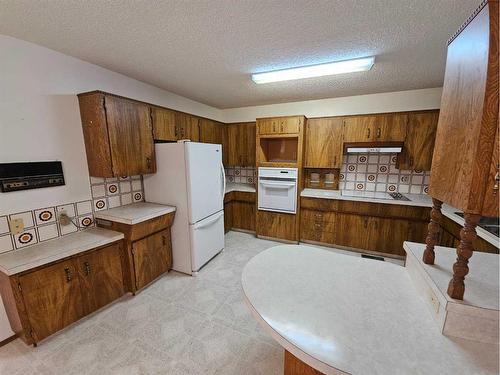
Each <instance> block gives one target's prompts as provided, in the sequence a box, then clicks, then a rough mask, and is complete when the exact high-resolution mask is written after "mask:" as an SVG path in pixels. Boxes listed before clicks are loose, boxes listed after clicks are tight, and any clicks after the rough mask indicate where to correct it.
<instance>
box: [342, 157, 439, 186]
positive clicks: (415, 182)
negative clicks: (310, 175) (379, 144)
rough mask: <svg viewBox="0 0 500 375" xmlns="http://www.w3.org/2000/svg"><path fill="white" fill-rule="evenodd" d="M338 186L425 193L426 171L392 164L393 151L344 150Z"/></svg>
mask: <svg viewBox="0 0 500 375" xmlns="http://www.w3.org/2000/svg"><path fill="white" fill-rule="evenodd" d="M343 160H344V162H343V164H342V168H341V170H340V184H339V189H341V190H342V189H346V190H365V191H386V192H391V193H392V192H399V193H403V194H404V193H411V194H427V190H428V185H429V177H430V172H427V171H425V172H424V171H405V170H399V169H397V168H396V160H397V154H378V153H377V154H375V153H373V154H347V155H344V157H343Z"/></svg>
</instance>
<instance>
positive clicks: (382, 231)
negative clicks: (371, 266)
mask: <svg viewBox="0 0 500 375" xmlns="http://www.w3.org/2000/svg"><path fill="white" fill-rule="evenodd" d="M368 226H369V229H368V232H367V234H368V245H367V247H366V249H367V250H372V251H378V252H381V253H388V254H394V255H405V251H404V250H403V242H404V241H408V240H409V236H410V222H409V221H408V220H401V219H386V218H379V217H370V218H369V223H368Z"/></svg>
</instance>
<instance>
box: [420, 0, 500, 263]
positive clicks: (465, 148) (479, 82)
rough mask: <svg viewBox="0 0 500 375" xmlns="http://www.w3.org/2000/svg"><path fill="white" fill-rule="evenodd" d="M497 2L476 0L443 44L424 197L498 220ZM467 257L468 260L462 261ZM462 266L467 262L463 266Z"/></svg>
mask: <svg viewBox="0 0 500 375" xmlns="http://www.w3.org/2000/svg"><path fill="white" fill-rule="evenodd" d="M498 45H499V4H498V1H488V2H482V4H481V8H480V9H479V10H478V13H477V14H476V15H475V16H474V17H469V19H468V20H467V23H466V24H465V25H464V27H463V28H462V29H461V30H460V32H457V33H456V35H454V37H453V38H452V39H451V40H450V41H449V43H448V51H447V58H446V74H445V78H444V84H443V93H442V96H441V105H440V113H439V121H438V128H437V133H436V144H435V147H434V157H433V160H432V174H431V178H430V184H429V194H430V195H431V196H432V197H433V198H436V199H438V200H440V201H442V202H445V203H448V204H450V205H452V206H453V207H456V208H458V209H460V210H462V211H464V212H467V213H469V214H477V215H482V216H495V217H498V208H499V200H498V199H499V195H500V193H499V191H498V184H497V183H496V182H495V176H498V171H499V166H498V152H499V150H498V143H496V146H495V142H498V126H499V95H498V85H499V68H498V67H499V52H498V51H499V50H498ZM467 259H468V258H467ZM465 263H467V262H465Z"/></svg>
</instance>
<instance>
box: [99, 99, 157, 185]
mask: <svg viewBox="0 0 500 375" xmlns="http://www.w3.org/2000/svg"><path fill="white" fill-rule="evenodd" d="M104 104H105V107H106V115H107V120H108V134H109V143H110V148H111V158H112V161H113V173H114V175H117V176H133V175H138V174H147V173H153V172H156V166H155V155H154V143H153V131H152V126H151V118H150V114H149V107H148V105H146V104H143V103H138V102H134V101H131V100H128V99H123V98H119V97H115V96H106V97H105V102H104Z"/></svg>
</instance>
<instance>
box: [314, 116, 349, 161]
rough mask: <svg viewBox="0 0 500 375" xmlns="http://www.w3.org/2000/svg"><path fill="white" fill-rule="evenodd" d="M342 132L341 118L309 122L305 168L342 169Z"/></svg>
mask: <svg viewBox="0 0 500 375" xmlns="http://www.w3.org/2000/svg"><path fill="white" fill-rule="evenodd" d="M342 131H343V119H342V118H340V117H338V118H322V119H311V120H307V125H306V161H305V168H340V167H341V166H342Z"/></svg>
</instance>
